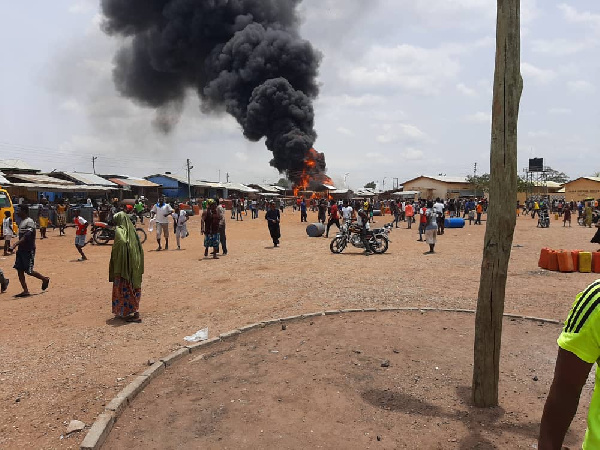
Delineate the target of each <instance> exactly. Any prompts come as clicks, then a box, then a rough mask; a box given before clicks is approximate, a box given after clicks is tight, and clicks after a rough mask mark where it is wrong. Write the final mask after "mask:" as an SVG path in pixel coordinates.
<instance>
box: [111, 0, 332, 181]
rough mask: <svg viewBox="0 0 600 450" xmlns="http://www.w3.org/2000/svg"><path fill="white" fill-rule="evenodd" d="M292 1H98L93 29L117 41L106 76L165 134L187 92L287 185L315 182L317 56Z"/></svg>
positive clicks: (319, 160)
mask: <svg viewBox="0 0 600 450" xmlns="http://www.w3.org/2000/svg"><path fill="white" fill-rule="evenodd" d="M300 1H301V0H102V12H103V14H104V22H103V29H104V30H105V32H107V33H108V34H111V35H120V36H123V37H125V38H126V39H124V41H123V42H124V43H123V45H122V47H121V48H120V50H119V51H118V53H117V55H116V57H115V68H114V72H113V78H114V82H115V86H116V88H117V90H118V91H119V92H120V94H121V95H123V96H125V97H128V98H130V99H132V100H133V101H135V102H137V103H139V104H141V105H144V106H147V107H151V108H154V109H156V111H157V116H156V120H155V125H156V126H157V128H158V129H160V130H161V131H163V132H169V131H170V130H171V129H172V128H173V127H174V126H175V125H176V123H177V119H178V118H179V114H181V111H182V106H183V102H184V101H185V98H186V95H187V93H188V92H189V91H190V90H193V91H195V92H196V94H197V95H198V97H199V99H200V104H201V109H202V110H203V111H204V112H223V111H224V112H227V113H228V114H230V115H231V116H233V117H234V118H235V119H236V120H237V122H238V123H239V125H240V126H241V128H242V131H243V133H244V136H245V137H246V138H247V139H249V140H251V141H259V140H261V139H263V138H265V143H266V146H267V148H268V149H269V150H270V151H271V152H272V153H273V159H272V160H271V165H272V166H273V167H275V168H276V169H278V170H279V172H280V173H284V174H285V175H286V176H287V177H288V178H289V179H290V180H291V181H292V182H293V183H294V185H295V186H304V185H306V186H308V185H309V184H310V183H311V182H313V183H322V182H324V181H325V180H328V178H327V177H326V175H325V158H324V156H323V154H321V153H317V152H316V151H315V150H313V144H314V142H315V140H316V138H317V133H316V132H315V129H314V110H313V100H314V99H315V98H316V96H317V95H318V92H319V89H318V85H317V82H316V78H317V75H318V67H319V63H320V60H321V54H320V53H319V52H318V51H316V50H315V49H314V48H313V46H312V45H311V44H310V42H308V41H306V40H303V39H302V38H301V37H300V35H299V18H298V15H297V6H298V4H299V3H300Z"/></svg>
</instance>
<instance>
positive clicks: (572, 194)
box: [564, 178, 600, 201]
mask: <svg viewBox="0 0 600 450" xmlns="http://www.w3.org/2000/svg"><path fill="white" fill-rule="evenodd" d="M564 195H565V200H567V201H571V200H574V201H580V200H583V199H584V198H587V197H593V198H595V199H598V198H600V182H599V181H593V180H588V179H585V178H582V179H580V180H575V181H571V182H570V183H567V184H565V194H564Z"/></svg>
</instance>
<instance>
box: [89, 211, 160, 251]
mask: <svg viewBox="0 0 600 450" xmlns="http://www.w3.org/2000/svg"><path fill="white" fill-rule="evenodd" d="M132 216H133V217H132ZM129 217H130V219H131V221H132V222H133V224H134V225H135V223H136V220H137V217H135V215H129ZM135 233H136V234H137V236H138V238H139V240H140V243H141V244H143V243H144V242H146V239H147V238H148V236H147V235H146V232H145V231H144V229H143V228H137V227H136V229H135ZM92 239H93V241H94V242H95V243H96V244H98V245H106V244H108V243H109V242H110V241H112V240H114V239H115V226H114V225H110V224H108V223H106V222H94V224H93V225H92Z"/></svg>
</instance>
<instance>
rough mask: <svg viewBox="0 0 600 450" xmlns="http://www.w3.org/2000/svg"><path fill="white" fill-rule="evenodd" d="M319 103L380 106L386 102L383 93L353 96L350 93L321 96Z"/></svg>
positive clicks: (340, 105)
mask: <svg viewBox="0 0 600 450" xmlns="http://www.w3.org/2000/svg"><path fill="white" fill-rule="evenodd" d="M317 103H318V104H319V105H327V106H338V107H342V106H380V105H383V104H385V103H386V99H385V97H383V96H381V95H373V94H365V95H358V96H352V95H348V94H344V95H336V96H321V97H319V98H318V99H317Z"/></svg>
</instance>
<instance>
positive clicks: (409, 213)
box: [404, 202, 415, 230]
mask: <svg viewBox="0 0 600 450" xmlns="http://www.w3.org/2000/svg"><path fill="white" fill-rule="evenodd" d="M404 214H405V216H406V223H408V227H407V228H408V229H409V230H410V229H411V228H412V223H413V218H414V216H415V210H414V208H413V205H412V202H406V205H405V206H404Z"/></svg>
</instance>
